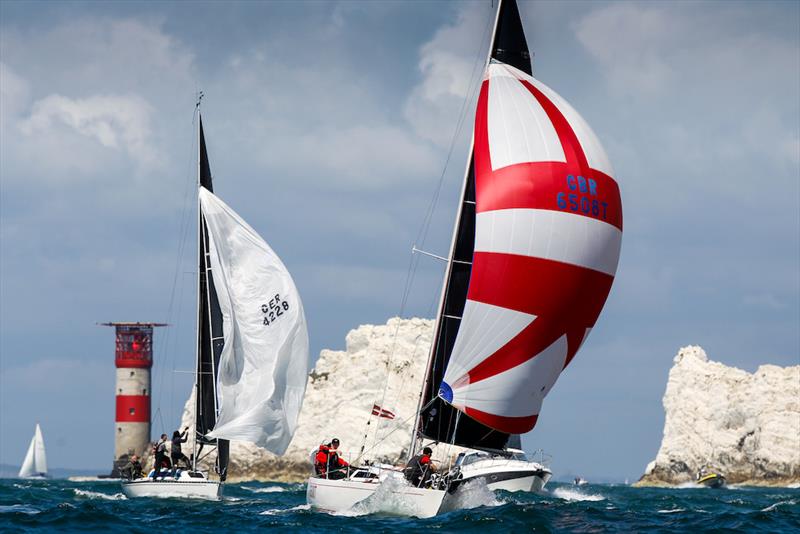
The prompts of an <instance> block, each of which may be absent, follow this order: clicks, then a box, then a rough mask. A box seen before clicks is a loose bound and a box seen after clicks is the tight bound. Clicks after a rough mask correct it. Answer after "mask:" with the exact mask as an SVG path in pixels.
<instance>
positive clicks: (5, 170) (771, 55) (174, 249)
mask: <svg viewBox="0 0 800 534" xmlns="http://www.w3.org/2000/svg"><path fill="white" fill-rule="evenodd" d="M521 12H522V17H523V23H524V25H525V30H526V33H527V36H528V41H529V44H530V47H531V50H533V51H534V53H535V58H534V75H535V76H536V77H538V78H539V79H540V80H542V81H543V82H545V83H546V84H548V85H549V86H551V87H552V88H554V89H555V90H556V91H558V92H559V93H560V94H561V95H562V96H564V97H565V98H566V99H567V100H568V101H570V103H571V104H572V105H573V106H574V107H575V108H576V109H577V110H579V111H580V112H581V114H582V115H583V116H584V118H586V119H587V121H588V122H589V123H590V124H591V125H592V127H593V129H594V130H595V131H596V133H597V134H598V136H599V137H600V138H601V140H602V141H603V143H604V145H605V148H606V151H607V152H608V154H609V156H610V158H611V161H612V162H613V164H614V166H615V169H616V173H617V181H618V182H619V184H620V187H621V191H622V196H623V206H624V212H625V234H624V238H623V250H622V257H621V261H620V267H619V271H618V274H617V278H616V281H615V284H614V287H613V289H612V292H611V297H610V298H609V301H608V303H607V305H606V308H605V311H604V312H603V314H602V315H601V318H600V320H599V321H598V324H597V326H596V328H595V329H594V330H593V332H592V335H591V337H590V339H589V341H588V342H587V344H586V346H585V347H584V348H583V349H582V350H581V352H580V353H579V354H578V356H577V357H576V359H575V361H574V362H573V363H572V364H571V365H570V367H569V368H568V369H567V370H566V371H565V373H564V374H563V375H562V376H561V378H560V379H559V381H558V383H557V385H556V386H555V388H554V390H553V391H552V393H551V394H550V396H549V397H548V398H547V400H546V401H545V404H544V407H543V410H542V414H541V417H540V420H539V424H538V425H537V427H536V429H535V430H534V431H533V432H532V433H531V434H529V435H527V436H526V437H525V439H524V443H525V446H526V448H528V449H536V448H540V447H543V448H545V449H546V450H547V451H548V452H549V453H550V454H552V455H553V456H554V468H555V470H556V473H559V472H561V473H567V472H573V473H581V474H583V475H584V476H585V477H587V478H599V477H614V478H618V479H622V478H630V479H634V478H636V477H638V476H639V475H640V474H641V473H642V471H643V469H644V467H645V465H646V464H647V462H648V461H650V460H651V459H653V458H654V457H655V453H656V451H657V449H658V445H659V443H660V439H661V430H662V425H663V411H662V408H661V397H662V395H663V392H664V388H665V384H666V379H667V373H668V370H669V368H670V366H671V363H672V357H673V356H674V355H675V354H676V352H677V350H678V349H679V348H680V347H681V346H685V345H688V344H699V345H701V346H703V347H704V348H705V350H706V351H707V352H708V354H709V356H710V358H711V359H714V360H718V361H721V362H723V363H725V364H728V365H735V366H737V367H741V368H743V369H746V370H749V371H752V370H755V368H757V367H758V365H760V364H763V363H774V364H778V365H792V364H797V363H800V327H799V326H798V325H800V274H798V273H800V186H799V184H800V66H799V65H800V4H798V3H796V2H774V3H770V2H754V3H744V2H725V3H722V2H708V3H702V2H663V3H661V2H641V3H637V2H577V1H575V2H524V1H523V2H521ZM491 15H492V8H491V5H490V2H489V1H488V0H486V1H479V2H477V1H476V2H467V1H464V2H426V1H417V2H390V1H383V2H366V1H364V2H269V3H266V2H265V3H254V2H243V3H224V4H223V3H214V2H202V3H195V4H189V3H186V2H176V3H155V2H146V3H133V2H114V3H95V2H88V3H82V2H78V3H68V2H52V3H48V2H37V3H24V2H20V3H15V2H3V3H2V4H0V89H1V90H2V93H1V98H0V236H1V237H2V240H1V241H0V462H2V463H12V464H14V463H18V462H20V461H21V460H22V457H23V455H24V451H25V447H26V446H27V442H28V440H29V439H30V435H31V433H32V431H33V426H34V423H35V422H36V421H39V422H41V423H42V426H43V429H44V433H45V438H46V440H47V442H48V454H49V456H50V463H51V464H52V465H55V466H69V467H75V468H97V469H99V470H105V469H107V468H109V467H110V464H111V460H112V458H111V456H112V452H113V418H114V403H113V391H114V390H113V380H114V370H113V336H112V332H111V330H110V329H105V328H102V327H98V326H95V323H96V322H100V321H109V320H142V321H166V322H169V323H170V324H171V325H173V326H171V327H170V328H167V329H164V330H160V331H159V332H158V333H157V337H156V351H157V354H156V358H157V360H158V361H157V365H156V368H155V372H154V389H155V396H154V410H156V409H157V410H158V412H157V416H156V419H155V422H156V424H157V427H156V429H154V432H155V431H160V430H161V425H163V426H164V427H166V428H168V429H171V428H172V426H174V424H175V422H176V421H177V419H178V417H179V415H178V414H179V411H180V409H181V407H182V405H183V402H184V400H185V398H186V395H187V393H188V391H189V388H190V385H191V378H190V375H188V374H182V373H174V372H173V369H176V370H188V369H190V368H191V366H192V357H193V355H192V352H193V344H194V338H193V335H194V334H193V332H194V319H193V306H194V284H195V279H194V275H193V274H192V270H193V261H194V252H193V247H194V244H193V239H194V234H193V232H194V229H193V227H192V224H193V222H194V213H193V211H192V210H193V209H194V197H193V180H194V165H195V163H194V159H193V142H194V140H193V126H192V109H193V106H194V94H195V92H196V91H197V90H198V89H202V90H203V91H204V93H205V95H206V97H205V99H204V102H203V106H204V108H203V110H204V111H203V112H204V122H205V125H206V135H207V141H208V147H209V152H210V159H211V167H212V171H213V173H214V176H215V188H216V191H217V192H218V194H220V196H221V197H222V198H224V199H225V201H226V202H227V203H229V204H230V205H231V206H232V207H233V208H234V209H236V210H237V211H238V212H239V213H240V214H241V215H242V216H243V217H244V218H245V219H246V220H247V221H248V222H249V223H250V224H251V225H252V226H253V227H254V228H256V229H257V230H258V231H259V232H260V233H261V234H262V235H263V236H264V237H265V239H266V240H267V241H268V242H269V243H270V244H271V245H272V247H273V248H274V249H275V251H276V252H277V253H278V254H280V256H281V257H282V259H283V260H284V262H285V263H286V265H287V266H288V267H289V269H290V270H291V272H292V273H293V276H294V278H295V281H296V283H297V285H298V287H299V289H300V291H301V293H302V295H303V297H304V304H305V307H306V314H307V318H308V323H309V328H310V335H311V345H312V352H313V353H314V354H315V355H316V354H318V353H319V351H320V350H321V349H322V348H342V347H343V345H344V337H345V335H346V333H347V331H348V330H349V329H351V328H354V327H356V326H358V325H359V324H364V323H373V324H374V323H383V322H385V321H386V320H387V319H388V318H389V317H391V316H394V315H397V314H398V313H400V312H401V301H402V297H403V294H402V288H403V287H404V284H405V281H406V276H407V269H408V265H409V260H410V249H411V246H412V245H413V244H414V243H416V244H417V245H418V246H424V248H425V249H426V250H429V251H431V252H434V253H438V254H446V252H447V247H448V245H449V238H450V232H451V230H452V219H453V216H454V212H455V206H456V199H457V196H458V191H459V189H460V180H461V178H462V173H463V167H464V161H465V158H466V150H467V145H468V142H469V135H470V131H471V124H472V120H473V118H472V113H473V112H472V109H473V108H472V102H471V100H470V99H471V96H472V95H473V94H474V89H475V84H476V77H475V75H474V72H475V71H474V68H475V65H476V62H478V63H480V62H481V61H482V60H483V58H484V57H485V47H486V46H487V43H486V42H485V41H484V40H483V35H484V34H485V31H486V28H487V25H488V24H489V23H490V21H491ZM465 101H466V102H467V106H466V109H467V115H466V117H465V118H464V117H463V116H462V113H461V110H462V107H463V105H464V102H465ZM461 119H463V120H464V125H465V126H463V127H461V128H460V129H458V128H457V125H458V124H459V121H460V120H461ZM451 143H452V144H453V147H454V148H453V150H452V154H451V155H450V159H449V163H448V164H447V165H446V162H447V161H448V154H450V146H451ZM440 176H443V177H444V178H443V182H442V190H441V194H440V195H439V199H438V203H437V204H436V206H435V210H434V215H433V217H432V222H431V224H430V227H429V230H428V232H427V234H426V239H425V241H424V243H422V242H421V240H419V239H418V235H419V232H420V229H421V228H422V227H423V219H424V217H425V214H426V212H427V209H428V206H429V204H430V202H431V198H432V197H433V195H434V192H435V191H436V190H437V187H438V183H439V178H440ZM441 269H442V266H441V265H440V264H439V263H438V262H436V261H435V260H428V259H424V258H421V259H419V262H418V268H417V270H416V273H415V278H414V286H413V289H412V291H411V293H410V295H409V298H408V302H407V304H406V306H405V308H404V309H403V310H402V312H403V314H404V315H406V316H425V317H431V316H432V314H433V308H434V305H435V302H436V301H437V299H438V293H439V289H440V284H441V276H442V271H441ZM87 443H88V444H90V445H89V446H87Z"/></svg>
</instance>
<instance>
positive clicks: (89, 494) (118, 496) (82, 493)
mask: <svg viewBox="0 0 800 534" xmlns="http://www.w3.org/2000/svg"><path fill="white" fill-rule="evenodd" d="M72 491H73V492H74V493H75V495H77V496H78V497H86V498H87V499H105V500H107V501H123V500H125V499H127V497H125V495H123V494H122V493H115V494H113V495H109V494H108V493H100V492H97V491H89V490H82V489H73V490H72Z"/></svg>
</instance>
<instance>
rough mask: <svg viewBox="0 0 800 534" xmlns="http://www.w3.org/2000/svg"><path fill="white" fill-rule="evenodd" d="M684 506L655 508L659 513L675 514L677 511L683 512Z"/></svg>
mask: <svg viewBox="0 0 800 534" xmlns="http://www.w3.org/2000/svg"><path fill="white" fill-rule="evenodd" d="M685 511H686V508H670V509H669V510H656V512H658V513H659V514H677V513H678V512H685Z"/></svg>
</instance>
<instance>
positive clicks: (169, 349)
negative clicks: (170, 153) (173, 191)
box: [148, 106, 198, 439]
mask: <svg viewBox="0 0 800 534" xmlns="http://www.w3.org/2000/svg"><path fill="white" fill-rule="evenodd" d="M197 109H198V108H197V106H195V109H194V112H193V114H192V125H193V126H194V125H195V121H196V120H197ZM190 137H191V142H190V147H189V148H190V151H189V157H188V158H187V161H188V162H189V164H188V168H187V170H186V174H185V177H184V183H185V184H186V185H185V186H184V188H185V189H184V194H183V202H182V209H181V218H180V224H179V227H178V247H177V254H176V257H175V270H174V273H173V277H172V288H171V290H170V295H169V304H168V305H167V314H166V315H167V318H166V320H165V321H164V322H165V323H168V324H169V323H170V321H171V319H172V317H173V316H175V317H176V321H175V330H176V332H180V326H181V320H180V319H181V318H180V311H181V309H182V297H183V284H182V283H181V284H179V282H178V277H179V274H180V273H181V260H182V259H183V256H184V253H185V250H186V243H187V239H188V234H189V229H190V227H191V219H192V218H191V216H190V211H191V210H190V208H189V207H190V206H191V198H190V197H191V194H192V185H193V184H194V182H195V180H193V179H192V167H193V161H194V158H193V154H194V152H195V149H196V142H195V136H194V135H192V136H190ZM179 285H180V289H179V290H178V310H177V312H175V310H174V307H175V301H176V298H175V293H176V288H177V287H178V286H179ZM173 314H174V315H173ZM158 346H159V347H160V348H161V349H162V350H163V351H165V352H166V354H167V361H166V362H164V364H163V365H157V364H156V362H155V361H154V362H153V366H154V367H155V368H156V369H158V371H159V383H158V389H157V390H156V391H155V392H153V391H152V389H153V388H152V387H151V393H155V401H156V402H155V405H156V414H157V415H158V416H159V417H160V415H161V402H162V399H163V393H162V392H163V386H164V380H165V378H164V377H165V374H166V373H165V372H163V371H162V370H161V368H162V367H163V369H164V370H166V369H168V368H169V364H171V365H172V372H170V373H169V374H170V384H171V387H170V402H169V407H170V415H174V414H175V410H174V396H175V388H174V384H175V379H174V376H175V358H174V357H173V353H174V352H177V350H176V348H177V346H178V336H177V335H175V336H173V335H171V331H170V329H167V330H166V332H165V333H164V340H163V341H161V342H159V343H158ZM158 353H159V354H160V353H161V350H159V351H158ZM156 369H154V371H155V370H156ZM161 429H162V431H164V429H165V427H164V422H163V420H162V421H161ZM148 439H149V436H148Z"/></svg>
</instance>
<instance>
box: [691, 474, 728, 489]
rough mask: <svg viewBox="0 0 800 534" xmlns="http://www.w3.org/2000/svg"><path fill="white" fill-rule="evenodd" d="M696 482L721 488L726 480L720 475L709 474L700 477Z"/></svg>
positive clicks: (709, 486)
mask: <svg viewBox="0 0 800 534" xmlns="http://www.w3.org/2000/svg"><path fill="white" fill-rule="evenodd" d="M697 483H698V484H700V485H701V486H705V487H707V488H722V487H725V484H726V481H725V477H724V476H722V475H717V474H711V475H706V476H704V477H702V478H700V480H698V481H697Z"/></svg>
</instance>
